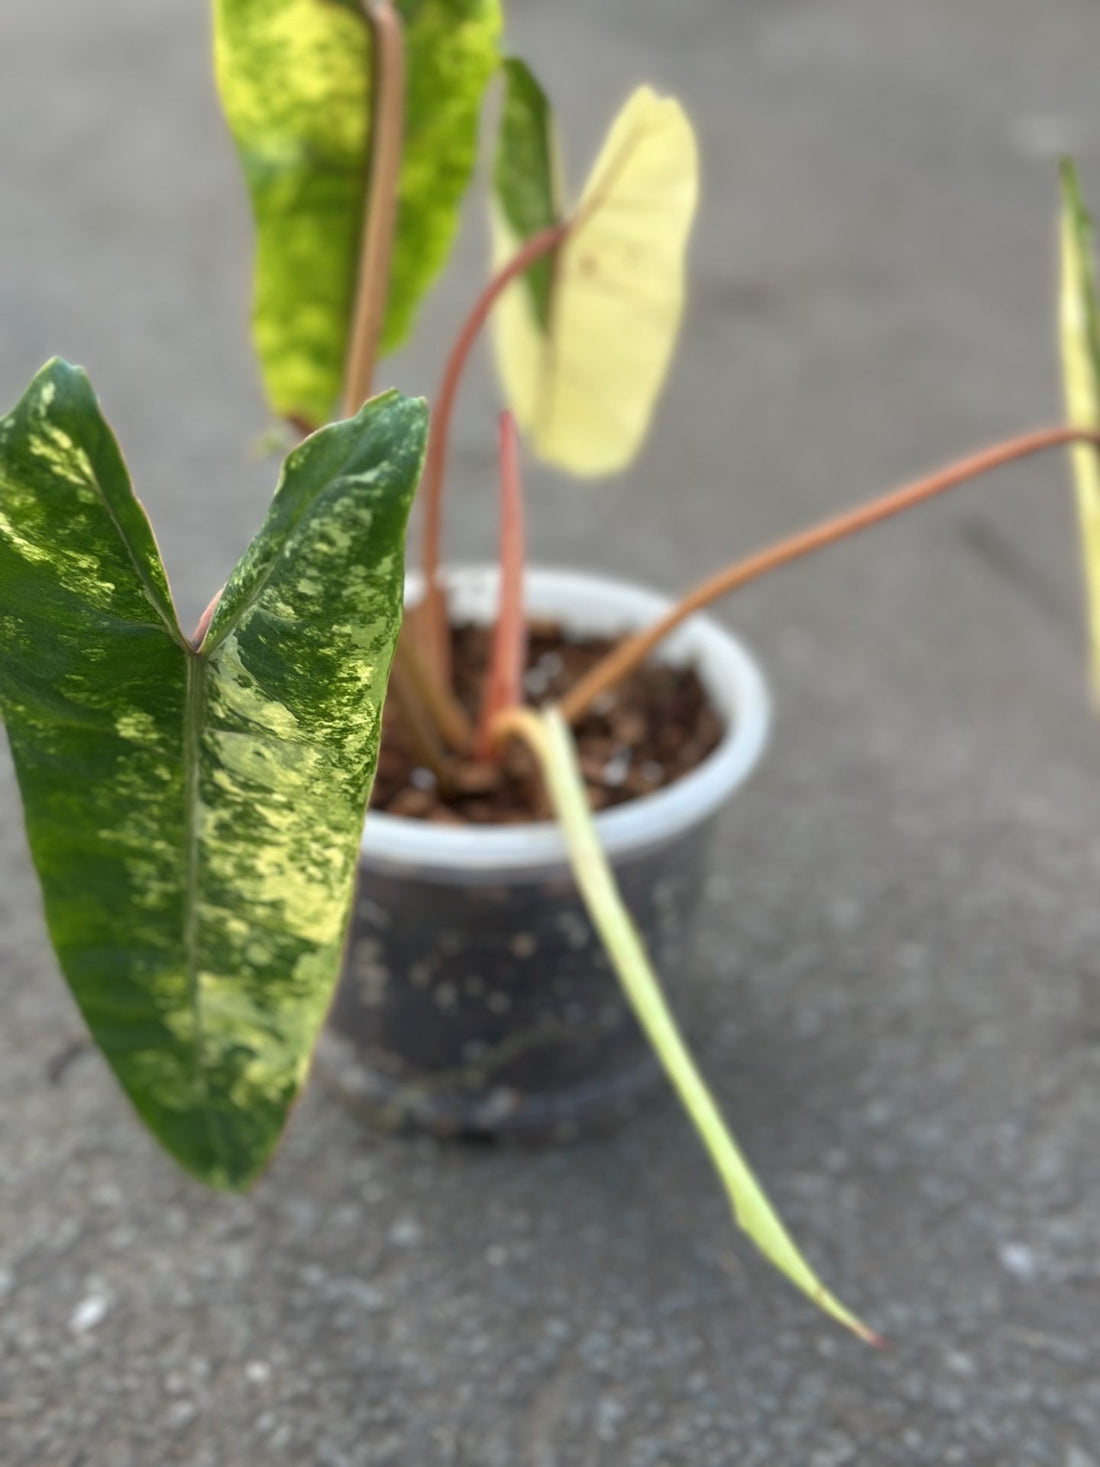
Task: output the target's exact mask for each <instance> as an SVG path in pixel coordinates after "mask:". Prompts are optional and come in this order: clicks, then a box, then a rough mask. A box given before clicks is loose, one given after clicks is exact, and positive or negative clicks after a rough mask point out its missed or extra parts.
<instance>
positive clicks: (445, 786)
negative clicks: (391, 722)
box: [390, 657, 454, 795]
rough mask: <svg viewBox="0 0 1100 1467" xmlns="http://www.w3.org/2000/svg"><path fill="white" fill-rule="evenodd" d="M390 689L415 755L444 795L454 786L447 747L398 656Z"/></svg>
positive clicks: (391, 670)
mask: <svg viewBox="0 0 1100 1467" xmlns="http://www.w3.org/2000/svg"><path fill="white" fill-rule="evenodd" d="M390 692H391V693H392V695H393V698H394V700H395V702H396V703H397V706H398V709H399V710H400V713H401V722H402V724H403V725H404V728H405V732H406V734H407V735H408V738H409V742H410V743H411V744H412V746H413V749H414V751H415V753H416V757H417V759H419V760H420V762H421V764H423V765H425V766H426V767H427V768H428V769H430V770H431V771H432V773H433V774H434V775H435V780H436V784H437V785H438V786H439V789H440V791H441V792H442V793H443V794H444V795H447V794H449V793H450V792H451V791H452V790H453V789H454V780H453V779H452V777H451V773H450V770H449V769H448V768H447V751H446V749H445V748H444V747H443V744H442V742H441V740H440V738H439V733H438V731H437V729H436V725H435V723H434V721H433V719H432V717H431V715H430V714H429V712H428V710H427V709H426V708H425V706H424V704H423V703H422V702H421V699H420V696H419V694H418V693H417V689H416V685H415V683H414V682H413V680H412V678H410V677H409V673H408V668H407V667H406V666H404V665H403V664H402V662H401V659H399V658H397V657H395V658H394V660H393V666H392V667H391V668H390Z"/></svg>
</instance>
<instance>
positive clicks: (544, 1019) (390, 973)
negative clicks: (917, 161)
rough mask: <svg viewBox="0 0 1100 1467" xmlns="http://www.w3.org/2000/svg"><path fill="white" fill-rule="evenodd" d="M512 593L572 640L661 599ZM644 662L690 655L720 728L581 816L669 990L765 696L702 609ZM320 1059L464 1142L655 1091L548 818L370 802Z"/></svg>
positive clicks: (588, 1126)
mask: <svg viewBox="0 0 1100 1467" xmlns="http://www.w3.org/2000/svg"><path fill="white" fill-rule="evenodd" d="M447 579H448V592H449V597H450V604H451V608H452V614H453V615H454V616H455V617H456V619H458V620H463V621H481V622H485V623H487V622H489V621H490V620H491V618H492V616H493V615H494V613H495V608H496V587H497V572H496V570H495V568H490V567H472V568H468V569H459V570H455V571H453V572H452V573H451V574H450V575H449V576H448V578H447ZM525 595H526V603H527V609H528V611H529V613H530V614H531V615H532V616H534V617H539V618H553V619H554V620H556V621H559V622H560V623H561V624H562V626H563V627H564V629H565V630H566V631H567V632H569V633H574V634H579V635H598V636H617V635H620V634H623V633H626V632H629V631H632V630H634V629H636V628H637V627H639V626H641V625H645V624H647V623H648V622H650V621H651V620H653V619H654V618H655V617H656V616H658V615H659V614H660V613H661V612H662V611H663V610H665V609H667V606H668V602H667V600H666V599H665V598H663V597H661V596H659V595H656V594H654V593H653V592H650V591H646V590H642V589H640V588H638V587H635V586H631V585H627V584H624V583H622V582H618V581H613V580H609V579H606V578H604V577H599V576H594V575H587V574H581V573H578V572H572V571H552V570H531V571H529V572H528V574H527V578H526V584H525ZM659 655H660V657H661V658H662V659H663V660H665V661H668V662H670V663H677V664H680V665H686V664H692V665H694V666H695V668H696V670H697V672H698V674H699V676H700V678H701V680H702V682H703V685H704V687H705V689H706V691H707V693H708V695H709V697H710V699H711V701H712V703H713V705H714V707H715V709H716V711H717V712H718V714H719V715H720V717H721V718H722V720H723V725H724V731H723V735H722V738H721V740H720V742H719V744H718V746H717V747H716V748H715V749H714V751H713V752H712V753H711V754H710V755H709V756H708V757H707V758H706V759H705V760H704V761H703V763H702V764H700V765H699V767H698V768H697V769H695V770H693V771H692V772H691V773H690V774H688V775H685V776H684V777H682V778H681V779H679V780H678V781H677V782H676V783H674V784H672V785H669V786H667V787H666V788H664V789H662V790H659V791H657V792H655V793H654V794H651V795H646V796H644V797H642V798H640V799H637V800H634V801H632V802H630V803H629V804H625V805H620V806H618V807H616V808H615V809H613V810H609V811H607V812H605V813H603V814H600V815H599V816H597V819H596V825H597V829H598V831H599V834H600V838H601V841H602V843H603V846H604V849H605V850H606V852H607V854H608V856H609V858H610V860H611V862H612V865H613V867H614V869H615V873H616V876H617V878H618V881H619V883H620V886H621V888H622V891H623V895H624V897H625V899H626V901H627V904H628V905H629V907H630V909H631V912H632V914H633V916H634V918H635V920H636V922H637V923H638V925H639V928H640V930H641V932H642V934H643V937H644V938H645V941H646V944H647V947H648V949H649V952H650V955H651V957H652V958H653V960H654V964H655V966H656V968H657V971H658V973H660V974H661V975H662V976H664V977H666V978H668V979H669V980H671V981H673V982H674V981H675V978H676V976H677V975H678V974H682V973H683V971H684V969H685V966H686V965H687V964H689V963H690V962H691V961H692V956H693V955H692V946H693V937H694V932H695V927H696V922H695V917H696V913H697V909H698V904H699V900H700V896H701V893H702V890H703V887H704V883H705V879H706V868H707V851H708V845H709V839H708V838H709V835H710V830H711V827H712V825H713V822H714V817H715V816H716V814H717V812H718V811H719V810H720V809H721V807H722V806H723V805H724V804H725V803H726V802H727V800H728V799H729V798H730V797H731V796H732V795H733V793H734V792H735V791H736V790H737V788H738V787H739V786H740V785H741V784H743V783H744V782H745V781H746V780H747V778H748V777H749V775H750V774H751V773H752V771H753V769H754V768H755V766H756V764H757V763H758V761H759V759H760V756H761V753H762V751H763V749H764V745H765V742H766V738H767V730H768V721H769V705H768V696H767V690H766V687H765V684H764V680H763V678H762V676H761V674H760V671H759V669H758V667H757V665H756V663H755V662H754V660H753V659H752V657H751V656H750V654H749V653H748V652H747V651H746V649H745V648H744V647H743V646H742V645H741V643H740V642H739V641H738V640H737V639H736V638H735V637H733V636H732V635H731V634H730V633H729V632H727V631H725V630H724V629H722V628H721V627H719V626H718V625H717V624H716V623H714V622H713V621H711V620H709V619H708V618H706V617H695V618H693V619H692V620H691V621H689V622H687V623H685V624H684V626H683V627H681V628H680V629H679V631H678V632H677V633H676V634H675V635H674V636H672V637H670V638H669V639H668V640H667V642H666V643H665V644H664V645H663V646H662V648H661V650H660V653H659ZM318 1066H319V1069H320V1071H321V1073H322V1076H323V1078H324V1079H325V1080H326V1082H327V1083H328V1084H329V1085H330V1086H332V1087H334V1088H335V1089H336V1090H337V1091H338V1093H339V1094H340V1095H341V1096H342V1097H343V1098H344V1099H346V1100H347V1101H348V1102H349V1103H350V1104H352V1105H353V1106H354V1107H355V1108H356V1109H358V1110H360V1111H362V1113H363V1114H365V1115H366V1116H367V1117H368V1118H369V1119H370V1120H371V1122H372V1123H374V1124H376V1125H379V1126H382V1127H385V1128H387V1129H395V1130H406V1129H418V1130H427V1131H430V1132H433V1133H434V1134H436V1135H439V1136H456V1137H467V1138H491V1137H497V1136H500V1137H503V1136H514V1137H517V1138H528V1139H531V1140H568V1139H571V1138H574V1137H576V1136H579V1135H581V1134H583V1133H585V1132H587V1131H592V1130H597V1129H600V1128H602V1127H605V1126H608V1125H610V1124H613V1123H614V1122H616V1121H618V1120H620V1119H622V1118H624V1117H625V1116H626V1115H628V1114H629V1113H630V1111H631V1110H632V1109H634V1108H635V1107H636V1106H637V1104H638V1103H639V1102H640V1101H641V1099H642V1098H643V1097H644V1096H645V1095H646V1094H647V1093H648V1092H650V1091H651V1090H652V1089H653V1088H654V1087H655V1085H656V1084H657V1083H658V1082H659V1071H658V1067H657V1063H656V1060H655V1059H654V1057H653V1055H652V1053H651V1051H650V1049H649V1047H648V1044H647V1042H646V1040H645V1038H644V1036H643V1034H642V1032H641V1030H640V1029H639V1027H638V1025H637V1022H636V1021H635V1019H634V1016H633V1014H632V1013H631V1012H630V1009H629V1007H628V1005H627V1003H626V1000H625V997H624V996H623V994H622V992H621V991H620V989H619V985H618V982H617V980H616V979H615V976H614V974H613V972H612V970H611V967H610V964H609V962H608V960H607V957H606V955H605V954H604V952H603V950H602V948H601V946H600V943H599V941H598V939H597V937H596V935H595V933H594V931H593V929H592V926H591V923H590V922H589V920H588V917H587V915H586V913H585V911H584V908H583V906H582V904H581V902H580V898H579V896H578V895H577V891H576V887H575V885H574V882H573V879H572V876H571V874H570V872H569V866H568V862H567V860H566V855H565V845H564V842H563V840H562V837H561V834H560V832H559V831H558V829H557V827H556V826H554V825H553V824H551V823H532V824H530V825H521V826H469V827H455V826H440V825H432V824H427V823H425V822H422V821H416V820H410V819H405V818H402V817H399V816H392V815H383V814H377V813H374V812H372V813H371V814H370V815H369V816H368V817H367V822H366V826H365V829H364V833H363V841H362V846H361V850H360V857H359V883H358V890H357V892H356V897H355V905H354V910H353V915H352V920H351V928H350V932H349V938H348V945H347V951H346V959H345V969H344V974H343V977H342V979H341V982H340V985H339V988H338V990H337V994H336V998H335V1001H334V1004H333V1008H332V1012H331V1014H330V1018H329V1024H328V1028H327V1030H326V1033H325V1036H324V1038H323V1041H322V1045H321V1048H320V1051H319V1054H318Z"/></svg>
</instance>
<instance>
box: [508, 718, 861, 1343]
mask: <svg viewBox="0 0 1100 1467" xmlns="http://www.w3.org/2000/svg"><path fill="white" fill-rule="evenodd" d="M508 727H509V729H510V730H511V731H513V732H515V733H518V734H520V735H521V737H523V738H524V739H525V741H526V742H527V743H528V744H529V746H530V747H531V749H532V751H533V753H534V754H535V756H536V758H537V759H538V761H539V767H540V769H541V771H542V775H543V778H544V780H545V782H546V787H547V790H548V792H549V795H550V799H551V802H552V804H553V806H554V809H555V812H556V814H557V816H558V819H559V820H560V821H561V825H562V830H563V834H564V836H565V841H566V845H567V847H568V850H569V860H570V864H571V865H572V867H573V874H574V876H575V878H576V881H577V886H578V888H579V889H580V893H581V897H582V898H583V900H584V903H585V906H586V907H587V908H588V914H589V916H590V917H591V919H592V923H593V926H594V927H595V928H596V931H597V932H598V933H599V936H600V939H601V941H602V942H603V945H604V947H605V949H606V950H607V954H608V957H609V958H610V959H611V962H612V964H613V966H614V968H615V972H616V974H617V975H618V978H619V981H620V983H621V984H622V986H623V991H624V992H625V994H626V996H627V999H628V1000H629V1002H630V1004H631V1007H632V1008H633V1010H634V1013H635V1014H636V1015H637V1018H638V1022H639V1023H640V1024H641V1026H642V1028H643V1029H644V1030H645V1032H646V1035H647V1036H648V1038H649V1042H650V1043H651V1044H652V1046H653V1049H654V1051H655V1052H656V1054H657V1057H658V1058H659V1059H660V1061H661V1063H662V1065H663V1066H664V1068H665V1071H666V1073H667V1075H668V1077H669V1079H670V1080H671V1082H672V1084H673V1086H674V1087H675V1089H676V1092H677V1094H678V1095H679V1097H680V1100H681V1103H682V1104H683V1106H684V1109H685V1110H686V1111H687V1113H688V1115H689V1116H690V1117H691V1120H692V1122H693V1123H694V1125H695V1129H696V1130H697V1131H698V1133H699V1136H700V1138H701V1139H702V1142H703V1144H704V1146H705V1147H706V1148H707V1151H708V1152H709V1153H710V1157H711V1160H712V1162H713V1163H714V1167H715V1170H716V1171H717V1172H718V1175H719V1176H720V1177H721V1179H722V1181H723V1183H724V1184H725V1187H726V1190H727V1192H728V1193H729V1197H730V1201H731V1203H732V1204H733V1211H734V1215H735V1217H736V1219H737V1221H738V1223H739V1224H740V1225H741V1227H742V1228H744V1230H745V1232H747V1233H748V1235H749V1237H750V1238H751V1239H752V1240H753V1242H754V1243H755V1244H756V1246H757V1247H758V1248H759V1249H760V1251H761V1252H762V1253H763V1254H764V1256H765V1257H766V1258H768V1259H769V1260H770V1261H771V1262H772V1263H773V1264H774V1265H775V1266H776V1268H778V1269H779V1270H780V1271H781V1272H782V1273H784V1274H786V1276H787V1277H788V1278H789V1279H790V1281H791V1282H792V1283H793V1284H794V1285H795V1286H796V1287H797V1288H799V1289H801V1290H802V1291H803V1293H805V1294H807V1295H808V1296H809V1297H810V1298H811V1299H812V1300H813V1301H814V1303H815V1304H817V1305H819V1307H820V1308H821V1309H823V1310H824V1311H825V1313H826V1314H829V1315H831V1316H832V1317H833V1318H834V1319H836V1320H838V1321H839V1322H840V1323H841V1324H844V1325H846V1326H847V1327H848V1328H849V1329H850V1330H852V1331H854V1332H855V1334H857V1335H858V1336H859V1337H860V1339H862V1340H866V1341H867V1343H868V1344H877V1343H880V1341H879V1338H878V1336H877V1335H875V1334H874V1333H873V1331H871V1330H869V1329H868V1328H867V1326H866V1325H865V1324H863V1323H861V1322H860V1320H858V1319H857V1318H856V1317H855V1315H854V1314H852V1313H850V1312H849V1310H847V1309H845V1307H844V1305H843V1304H841V1303H840V1301H839V1300H837V1299H836V1298H834V1297H833V1295H832V1294H830V1293H829V1291H828V1290H827V1289H826V1288H825V1287H824V1285H823V1284H821V1282H820V1281H819V1280H818V1278H817V1276H816V1274H814V1272H813V1270H812V1269H811V1268H810V1266H809V1264H808V1263H806V1261H805V1259H804V1258H803V1257H802V1255H801V1253H800V1252H799V1251H798V1249H797V1247H796V1246H795V1244H794V1242H793V1240H792V1239H791V1236H790V1234H789V1233H788V1232H787V1230H786V1228H785V1227H784V1226H783V1224H782V1222H781V1221H780V1219H779V1217H778V1216H777V1215H776V1213H775V1211H774V1209H773V1208H772V1206H771V1203H770V1202H769V1201H768V1199H767V1197H766V1196H765V1195H764V1193H763V1191H762V1189H761V1187H760V1184H759V1183H758V1182H757V1180H756V1178H755V1177H754V1176H753V1174H752V1172H751V1171H750V1169H749V1166H748V1163H747V1162H746V1161H745V1159H744V1157H743V1156H742V1154H741V1152H740V1150H739V1148H738V1146H737V1143H736V1142H735V1141H734V1139H733V1137H732V1136H731V1135H730V1133H729V1130H728V1129H727V1127H726V1124H725V1122H724V1121H723V1119H722V1116H721V1113H720V1111H719V1110H718V1107H717V1105H716V1104H715V1102H714V1098H713V1096H712V1095H711V1093H710V1091H709V1090H708V1089H707V1086H706V1082H705V1081H704V1080H703V1078H702V1077H701V1075H700V1074H699V1071H698V1070H697V1069H696V1066H695V1061H694V1060H693V1059H692V1057H691V1054H690V1052H689V1051H688V1048H687V1046H686V1045H685V1043H684V1041H683V1039H682V1038H681V1037H680V1033H679V1030H678V1029H677V1027H676V1021H675V1019H674V1018H673V1017H672V1014H671V1012H670V1010H669V1007H668V1004H667V1003H666V1002H665V998H664V995H663V993H662V992H661V985H660V981H659V980H658V978H657V975H656V974H655V973H654V971H653V967H652V965H651V963H650V961H649V957H648V955H647V953H646V950H645V946H644V944H643V942H642V939H641V937H640V936H639V934H638V930H637V928H636V927H635V926H634V922H633V920H632V918H631V916H630V913H629V912H628V911H627V909H626V906H625V904H624V902H623V899H622V897H621V896H620V894H619V890H618V887H617V886H616V884H615V877H614V875H613V873H612V870H611V867H610V865H609V864H608V861H607V857H606V856H605V855H604V853H603V851H602V849H601V848H600V843H599V837H598V836H597V834H596V828H595V825H594V823H593V820H592V815H591V812H590V811H589V808H588V799H587V796H586V794H585V787H584V781H583V778H582V776H581V773H580V769H579V767H578V764H577V754H576V749H575V748H574V745H573V739H572V736H571V734H570V732H569V728H568V726H567V725H566V723H565V721H564V719H563V718H562V716H561V714H560V713H559V712H558V711H557V710H556V709H554V708H549V709H545V710H543V711H542V712H541V713H538V714H536V713H532V712H530V711H527V710H523V711H519V712H514V713H512V714H511V715H510V716H509V723H508Z"/></svg>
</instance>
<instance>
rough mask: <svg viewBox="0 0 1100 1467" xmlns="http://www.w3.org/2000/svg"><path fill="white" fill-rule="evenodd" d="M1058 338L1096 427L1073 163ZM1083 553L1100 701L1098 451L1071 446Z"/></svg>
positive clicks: (1083, 420) (1088, 262)
mask: <svg viewBox="0 0 1100 1467" xmlns="http://www.w3.org/2000/svg"><path fill="white" fill-rule="evenodd" d="M1061 254H1062V289H1061V301H1060V312H1059V317H1060V336H1061V348H1062V370H1063V377H1064V382H1065V398H1066V413H1067V416H1068V418H1069V421H1070V422H1071V423H1072V424H1073V425H1074V427H1077V428H1091V429H1094V430H1100V315H1098V313H1097V305H1096V283H1095V276H1094V273H1093V260H1092V227H1091V224H1090V222H1089V217H1088V214H1087V212H1086V210H1085V206H1084V203H1083V201H1082V198H1081V190H1080V187H1079V185H1078V182H1077V175H1076V172H1075V170H1074V168H1073V165H1072V164H1071V163H1069V162H1066V163H1064V164H1063V166H1062V215H1061ZM1070 460H1071V463H1072V467H1073V476H1074V482H1075V484H1076V488H1077V519H1078V526H1079V529H1080V534H1081V549H1082V553H1083V557H1084V571H1085V596H1086V601H1087V617H1088V628H1089V640H1090V644H1091V669H1092V685H1093V692H1094V695H1095V696H1096V697H1097V698H1098V699H1100V454H1098V453H1097V450H1096V449H1095V448H1092V447H1089V446H1087V445H1085V444H1078V445H1077V446H1076V447H1075V448H1071V449H1070Z"/></svg>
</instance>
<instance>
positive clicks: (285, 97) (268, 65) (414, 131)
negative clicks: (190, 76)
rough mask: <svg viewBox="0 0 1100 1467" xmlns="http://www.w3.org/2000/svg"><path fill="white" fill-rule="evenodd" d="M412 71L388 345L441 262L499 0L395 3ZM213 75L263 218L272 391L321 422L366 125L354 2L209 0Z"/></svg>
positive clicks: (261, 327)
mask: <svg viewBox="0 0 1100 1467" xmlns="http://www.w3.org/2000/svg"><path fill="white" fill-rule="evenodd" d="M397 9H398V10H399V12H400V13H401V16H402V19H403V21H404V25H405V36H406V47H407V61H408V79H407V97H406V118H405V139H406V143H405V153H404V158H403V162H402V168H401V178H400V184H399V197H398V218H397V237H396V240H395V244H394V251H393V262H392V266H391V274H390V290H389V296H388V300H387V313H386V319H385V324H384V327H383V337H382V344H381V345H382V350H384V351H388V350H391V349H392V348H393V347H395V346H397V345H398V344H399V343H400V342H401V340H402V339H403V337H404V336H405V334H406V333H407V331H408V330H409V328H410V326H411V323H412V320H413V317H414V315H415V311H416V307H417V304H418V302H419V300H420V298H421V296H422V295H423V293H424V291H425V290H426V289H427V288H428V286H429V285H430V284H431V282H432V281H433V280H434V278H435V276H436V275H437V273H438V272H439V270H440V268H441V266H442V265H443V263H444V261H445V260H446V257H447V254H448V251H449V249H450V245H451V240H452V238H453V235H454V230H455V225H456V222H457V216H458V206H459V203H460V201H461V198H462V194H463V192H464V190H465V188H466V184H467V182H468V181H469V177H470V172H471V170H472V168H473V163H474V158H475V155H476V149H477V127H478V115H479V112H480V107H481V98H482V95H483V93H484V90H485V85H486V82H487V81H488V79H489V77H490V76H491V74H492V72H493V70H494V69H495V67H496V65H497V60H498V57H497V37H498V35H499V31H500V7H499V0H398V4H397ZM214 54H215V69H216V73H217V79H218V87H219V90H220V93H221V97H222V104H223V106H224V108H225V113H226V117H227V119H228V122H229V127H230V131H231V132H232V134H233V137H234V140H235V142H236V144H237V148H238V151H239V153H240V156H241V160H242V163H243V166H244V171H245V177H246V180H247V183H248V188H249V193H250V196H251V201H252V212H253V217H254V220H255V227H256V259H255V294H254V302H253V331H254V336H255V342H256V349H257V352H258V354H259V358H260V365H261V370H262V373H263V379H264V384H265V388H266V391H267V395H268V398H269V400H270V402H271V406H272V408H273V409H274V410H275V411H276V412H277V413H279V414H280V415H281V416H283V417H288V418H293V419H296V420H300V421H303V422H305V423H308V424H311V425H315V424H318V423H322V422H324V421H325V420H326V419H327V418H328V417H329V415H330V414H331V413H332V411H333V410H334V407H335V405H336V403H337V401H338V399H339V395H340V387H341V382H342V378H343V371H344V358H345V353H346V349H347V341H348V332H349V323H350V320H351V314H352V307H353V303H354V294H355V274H356V267H357V261H358V249H359V237H360V232H361V229H362V215H363V209H364V202H365V197H366V180H367V157H368V147H369V133H370V90H371V88H370V42H369V32H368V28H367V25H366V22H365V20H364V17H363V13H362V10H361V8H360V7H359V5H358V4H356V3H355V0H214Z"/></svg>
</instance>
